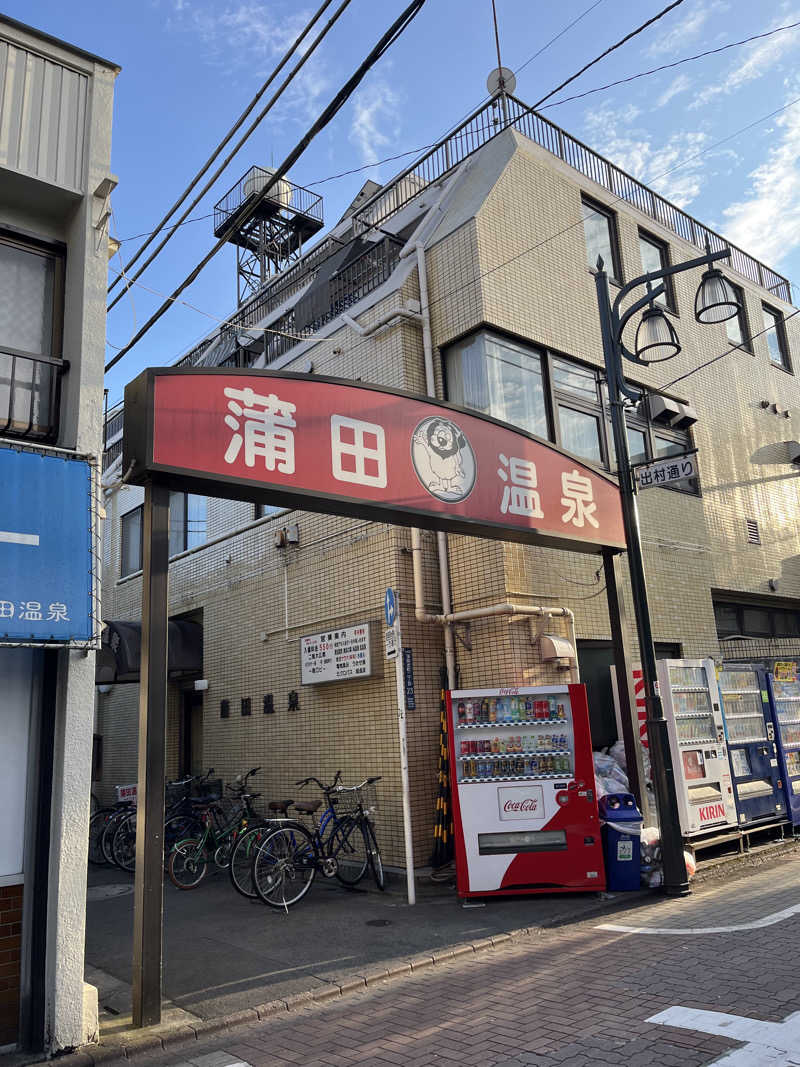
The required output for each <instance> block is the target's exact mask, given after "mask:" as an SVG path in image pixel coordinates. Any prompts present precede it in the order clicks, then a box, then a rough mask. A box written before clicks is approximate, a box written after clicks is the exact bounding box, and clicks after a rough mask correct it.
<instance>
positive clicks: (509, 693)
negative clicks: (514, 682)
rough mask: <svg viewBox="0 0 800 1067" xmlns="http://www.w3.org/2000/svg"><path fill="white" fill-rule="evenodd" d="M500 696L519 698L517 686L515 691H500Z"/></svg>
mask: <svg viewBox="0 0 800 1067" xmlns="http://www.w3.org/2000/svg"><path fill="white" fill-rule="evenodd" d="M500 696H501V697H516V696H519V686H517V687H516V688H515V689H501V690H500Z"/></svg>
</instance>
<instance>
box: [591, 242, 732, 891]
mask: <svg viewBox="0 0 800 1067" xmlns="http://www.w3.org/2000/svg"><path fill="white" fill-rule="evenodd" d="M729 256H730V249H723V250H722V251H720V252H714V253H712V252H711V251H710V250H709V248H708V246H706V255H705V256H701V257H699V258H697V259H692V260H688V261H687V262H685V263H679V264H677V265H676V266H674V267H665V268H664V269H663V270H659V271H652V272H650V273H649V274H642V275H640V276H639V277H638V278H634V279H633V281H630V282H628V283H627V285H625V286H623V288H622V289H621V290H620V292H619V293H618V294H617V296H616V298H615V300H614V302H613V304H612V302H611V297H610V293H609V288H608V275H607V274H606V272H605V270H604V269H603V260H602V258H599V259H598V261H597V273H596V274H595V284H596V286H597V303H598V308H599V311H600V329H601V333H602V338H603V357H604V359H605V366H606V377H607V379H608V393H609V400H610V403H611V426H612V430H613V434H614V446H615V449H616V455H617V467H618V474H619V488H620V495H621V498H622V517H623V523H624V528H625V541H626V545H627V550H628V566H629V570H630V578H631V592H632V595H633V608H634V614H635V616H636V631H637V635H638V638H639V651H640V655H641V662H642V681H643V683H644V699H645V705H646V708H647V738H648V743H649V747H650V768H651V775H652V779H653V787H654V789H655V794H656V804H657V807H658V815H659V822H660V829H661V855H662V859H663V863H664V890H665V892H666V893H668V894H670V895H672V896H683V895H684V894H686V893H688V892H689V880H688V877H687V874H686V863H685V861H684V858H683V841H682V839H681V830H680V819H679V815H678V797H677V792H676V788H675V773H674V768H673V764H672V752H671V749H670V746H669V737H668V734H667V721H666V719H665V718H664V708H663V705H662V703H661V696H660V694H659V691H658V679H657V673H656V656H655V649H654V647H653V632H652V628H651V624H650V608H649V605H648V600H647V583H646V581H645V575H644V561H643V559H642V544H641V536H640V531H639V513H638V508H637V506H636V490H635V486H634V480H633V474H632V472H631V465H630V454H629V451H628V434H627V427H626V422H625V401H626V400H627V401H629V402H630V403H636V402H638V401H639V400H641V398H642V394H641V392H640V391H639V390H637V389H633V388H632V387H631V386H629V385H627V383H626V382H625V378H624V375H623V370H622V357H623V356H624V357H625V358H626V359H628V360H631V361H632V362H634V363H638V364H640V365H648V364H650V363H657V362H662V361H663V360H665V359H671V358H672V357H673V356H676V355H677V354H678V352H680V344H679V343H678V339H677V335H676V334H675V330H674V328H673V327H672V324H671V323H670V322H669V320H668V319H667V318H666V316H665V315H664V313H663V311H661V310H660V309H659V308H658V307H657V306H656V305H655V303H654V301H655V300H656V299H657V298H658V297H659V296H660V295H661V294H662V293H664V292H665V291H666V286H665V284H664V279H665V278H667V277H669V276H670V275H672V274H679V273H681V272H682V271H686V270H691V269H692V268H693V267H699V266H706V267H707V268H708V269H707V270H706V272H705V274H704V275H703V279H702V281H701V284H700V288H699V289H698V292H697V297H696V300H695V318H696V319H697V321H698V322H701V323H708V322H724V321H725V320H726V319H729V318H732V317H733V316H734V315H736V314H738V310H739V307H738V303H737V300H736V297H735V295H734V292H733V290H732V289H731V288H730V286H729V285H728V283H727V282H726V281H725V279H724V278H723V276H722V274H721V273H720V271H718V270H717V269H715V268H712V267H711V264H712V263H713V262H714V261H715V260H718V259H723V258H727V257H729ZM643 285H646V286H647V292H646V294H645V296H643V297H640V298H639V299H638V300H636V301H635V302H634V303H633V304H632V305H631V306H630V307H629V308H628V309H627V310H626V311H625V312H622V313H621V312H620V307H621V304H622V301H623V300H624V299H625V297H627V296H628V294H629V293H631V292H632V291H633V290H634V289H636V288H638V287H640V286H643ZM653 286H655V287H653ZM642 309H645V310H644V314H643V316H642V320H641V323H640V325H639V328H638V329H637V332H636V350H635V351H634V352H631V351H630V350H629V349H627V348H626V347H625V344H624V342H623V339H622V334H623V331H624V329H625V326H626V325H627V323H628V322H629V321H630V319H631V318H632V317H633V316H634V315H635V314H636V313H637V312H638V311H640V310H642Z"/></svg>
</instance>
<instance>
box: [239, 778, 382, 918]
mask: <svg viewBox="0 0 800 1067" xmlns="http://www.w3.org/2000/svg"><path fill="white" fill-rule="evenodd" d="M340 781H341V771H337V772H336V777H335V778H334V780H333V782H332V784H331V785H329V786H326V785H323V783H322V782H320V780H319V779H318V778H314V777H309V778H305V779H303V780H302V781H300V782H297V783H295V784H296V785H298V786H300V787H303V786H306V785H308V783H309V782H314V783H315V784H316V785H317V786H319V788H320V789H321V790H322V792H323V794H324V796H325V799H326V801H327V807H326V809H325V811H324V812H323V815H322V818H321V820H320V822H319V823H317V821H316V819H315V818H314V817H315V815H316V812H317V810H318V809H319V807H320V804H321V801H319V800H317V801H296V802H295V805H294V806H295V808H296V809H297V811H299V812H301V813H302V814H304V815H309V816H311V817H312V819H313V831H312V830H309V829H308V828H307V827H306V826H305V825H304V824H303V823H301V822H299V821H296V820H291V821H287V822H286V823H284V824H283V825H282V826H281V827H279V828H278V829H276V830H272V831H271V832H270V833H268V834H267V835H266V837H265V838H264V839H263V841H261V842H260V843H259V844H258V847H257V848H255V849H254V850H253V853H254V854H253V867H252V871H251V878H252V882H253V887H254V889H255V891H256V893H257V895H258V896H259V898H260V899H261V900H263V901H264V903H265V904H268V905H270V907H273V908H284V909H288V908H289V907H291V906H292V905H293V904H296V903H298V901H300V900H302V898H303V897H304V896H305V895H306V893H308V891H309V889H310V888H311V885H312V883H313V881H314V877H315V875H316V873H317V871H318V870H319V871H320V872H321V873H322V875H323V877H325V878H333V877H336V878H338V879H339V881H340V882H342V884H343V885H346V886H354V885H356V884H357V883H358V882H360V881H361V879H362V878H363V877H364V875H365V874H366V872H367V868H368V867H369V868H370V869H371V870H372V872H373V876H374V878H375V884H376V885H377V886H378V888H379V889H383V888H384V887H385V884H386V883H385V879H384V874H383V862H382V860H381V855H380V850H379V848H378V843H377V840H376V838H375V831H374V828H373V826H372V822H371V821H370V818H369V815H370V814H371V813H372V812H374V811H375V810H376V809H377V805H376V803H375V792H374V785H375V783H376V782H379V781H380V777H376V778H366V779H365V780H364V781H363V782H361V783H360V784H359V785H356V786H341V785H339V782H340ZM345 805H347V806H349V807H350V810H349V811H347V812H346V813H345V814H344V816H343V817H342V816H340V815H339V814H338V813H337V811H336V808H337V806H338V807H340V808H344V806H345Z"/></svg>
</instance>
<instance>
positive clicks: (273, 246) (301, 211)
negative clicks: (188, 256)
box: [214, 167, 323, 307]
mask: <svg viewBox="0 0 800 1067" xmlns="http://www.w3.org/2000/svg"><path fill="white" fill-rule="evenodd" d="M274 173H275V172H274V170H270V169H269V168H267V167H251V168H250V170H248V171H247V173H246V174H245V175H244V177H243V178H240V180H239V181H238V182H237V183H236V185H234V186H233V188H232V189H230V190H229V191H228V192H227V193H226V194H225V196H224V197H223V198H222V199H221V200H220V201H219V203H217V204H216V205H215V207H214V236H215V237H224V238H226V239H227V240H228V241H230V243H231V244H233V245H235V246H236V298H237V301H238V304H239V306H240V307H241V305H242V304H243V303H244V302H245V301H246V300H247V299H248V298H249V297H250V296H252V295H253V294H254V293H257V292H258V290H259V289H260V288H261V287H262V286H263V285H264V283H265V282H266V281H267V279H268V278H269V277H270V276H271V275H273V274H277V273H278V272H279V271H282V270H283V269H284V268H285V267H287V266H288V265H289V264H290V263H291V262H292V261H293V260H295V259H298V258H299V257H300V255H301V254H302V249H303V243H304V242H305V241H307V240H308V239H309V238H310V237H313V236H314V234H316V233H319V231H320V230H321V229H322V226H323V218H322V197H321V196H318V195H317V194H316V193H312V192H311V191H310V190H309V189H304V188H303V187H302V186H300V185H293V184H292V183H291V182H288V181H286V179H285V178H282V179H280V181H278V182H277V183H276V184H275V185H273V187H272V188H271V189H270V191H269V193H268V194H267V196H265V197H264V198H263V199H262V200H261V201H259V202H258V203H257V205H256V207H255V210H251V209H252V206H253V204H254V203H255V202H256V200H257V197H258V194H259V193H260V192H261V191H262V190H263V189H264V188H265V186H266V185H267V183H268V182H269V180H270V179H271V178H272V176H273V174H274Z"/></svg>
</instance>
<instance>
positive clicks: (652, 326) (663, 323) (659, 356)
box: [634, 307, 681, 363]
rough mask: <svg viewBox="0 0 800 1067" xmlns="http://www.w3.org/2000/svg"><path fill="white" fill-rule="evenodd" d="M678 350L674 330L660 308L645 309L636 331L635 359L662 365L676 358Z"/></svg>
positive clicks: (679, 347) (678, 344)
mask: <svg viewBox="0 0 800 1067" xmlns="http://www.w3.org/2000/svg"><path fill="white" fill-rule="evenodd" d="M680 350H681V346H680V342H679V341H678V335H677V334H676V333H675V328H674V327H673V325H672V323H671V322H670V321H669V319H668V318H667V316H666V315H665V314H664V312H663V311H662V310H661V308H657V307H649V308H647V310H646V311H645V312H644V313H643V315H642V321H641V322H640V323H639V326H638V327H637V330H636V346H635V349H634V351H635V352H636V356H637V358H638V359H639V360H641V362H642V363H663V362H664V360H666V359H672V358H673V356H677V354H678V353H679V352H680Z"/></svg>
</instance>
